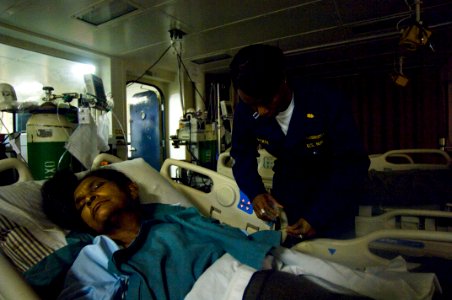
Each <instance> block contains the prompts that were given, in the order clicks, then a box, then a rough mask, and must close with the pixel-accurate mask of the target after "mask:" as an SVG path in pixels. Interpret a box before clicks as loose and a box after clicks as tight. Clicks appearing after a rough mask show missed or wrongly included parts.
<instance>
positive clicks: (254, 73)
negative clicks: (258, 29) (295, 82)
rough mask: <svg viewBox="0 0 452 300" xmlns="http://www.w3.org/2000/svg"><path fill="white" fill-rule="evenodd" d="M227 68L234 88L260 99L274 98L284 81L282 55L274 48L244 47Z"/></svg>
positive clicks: (263, 46)
mask: <svg viewBox="0 0 452 300" xmlns="http://www.w3.org/2000/svg"><path fill="white" fill-rule="evenodd" d="M229 67H230V75H231V80H232V84H233V86H234V88H235V89H236V90H237V89H241V90H242V91H243V92H245V93H246V94H248V95H249V96H252V97H256V98H260V99H262V98H266V97H267V98H268V97H271V96H274V95H275V94H276V92H277V90H278V88H279V86H280V85H281V83H282V82H283V80H284V79H285V57H284V53H283V52H282V50H281V49H280V48H278V47H275V46H270V45H263V44H256V45H251V46H247V47H244V48H242V49H240V50H239V52H237V54H236V55H235V56H234V58H233V60H232V62H231V64H230V66H229Z"/></svg>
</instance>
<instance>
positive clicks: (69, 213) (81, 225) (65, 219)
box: [41, 169, 131, 231]
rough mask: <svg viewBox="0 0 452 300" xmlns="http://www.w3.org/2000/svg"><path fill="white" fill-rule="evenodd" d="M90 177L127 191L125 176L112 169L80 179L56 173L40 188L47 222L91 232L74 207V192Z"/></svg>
mask: <svg viewBox="0 0 452 300" xmlns="http://www.w3.org/2000/svg"><path fill="white" fill-rule="evenodd" d="M92 176H96V177H100V178H104V179H106V180H108V181H112V182H114V183H115V184H116V185H117V186H118V187H119V188H120V189H121V190H124V191H128V185H129V183H130V182H131V180H130V178H128V177H127V176H126V175H125V174H123V173H122V172H119V171H117V170H113V169H97V170H94V171H91V172H89V173H87V174H86V175H85V176H84V177H83V178H81V179H78V178H77V176H76V175H75V174H74V173H73V172H71V171H69V170H61V171H57V172H56V173H55V175H54V176H53V177H52V178H50V179H49V180H47V181H46V182H44V184H43V186H42V188H41V195H42V209H43V211H44V213H45V214H46V216H47V217H48V218H49V220H51V221H52V222H54V223H55V224H57V225H58V226H60V227H62V228H64V229H70V230H82V231H91V230H90V228H89V227H88V226H87V225H86V224H85V222H84V221H83V220H82V218H81V216H80V212H79V211H78V210H77V209H76V207H75V200H74V191H75V189H76V188H77V186H78V185H79V183H80V182H82V181H83V180H84V179H85V178H87V177H92Z"/></svg>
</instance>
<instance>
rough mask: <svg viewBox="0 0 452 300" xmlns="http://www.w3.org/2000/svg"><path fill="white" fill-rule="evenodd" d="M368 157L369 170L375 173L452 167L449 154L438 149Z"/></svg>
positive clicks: (399, 151)
mask: <svg viewBox="0 0 452 300" xmlns="http://www.w3.org/2000/svg"><path fill="white" fill-rule="evenodd" d="M369 157H370V166H369V170H375V171H402V170H414V169H418V170H431V169H449V168H451V167H452V160H451V158H450V156H449V154H448V153H447V152H445V151H443V150H439V149H396V150H390V151H388V152H385V153H383V154H373V155H370V156H369Z"/></svg>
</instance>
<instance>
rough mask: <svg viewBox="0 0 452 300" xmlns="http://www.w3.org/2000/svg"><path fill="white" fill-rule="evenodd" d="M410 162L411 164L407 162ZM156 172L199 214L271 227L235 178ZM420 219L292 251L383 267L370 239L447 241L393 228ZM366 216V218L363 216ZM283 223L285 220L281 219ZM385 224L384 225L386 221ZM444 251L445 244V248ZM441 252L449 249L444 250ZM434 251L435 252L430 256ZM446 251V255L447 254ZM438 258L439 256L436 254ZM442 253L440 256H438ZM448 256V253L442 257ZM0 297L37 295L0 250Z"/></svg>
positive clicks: (379, 221) (382, 223)
mask: <svg viewBox="0 0 452 300" xmlns="http://www.w3.org/2000/svg"><path fill="white" fill-rule="evenodd" d="M118 161H121V160H120V159H118V158H117V157H114V156H111V155H101V156H99V157H97V158H96V160H95V162H94V164H93V168H97V167H98V166H100V165H102V164H103V163H115V162H118ZM410 164H411V162H410ZM11 168H15V169H17V170H18V173H19V181H27V180H32V176H31V174H30V172H29V171H28V168H27V166H26V164H24V163H23V162H21V161H19V160H18V159H15V158H12V159H6V160H2V163H0V171H3V170H6V169H11ZM175 169H186V170H190V171H191V172H196V173H198V174H202V175H203V176H206V177H208V178H210V179H211V180H212V182H213V184H212V188H211V190H210V191H208V192H206V191H200V190H198V189H196V188H193V187H190V186H187V185H184V184H183V183H181V182H180V181H179V180H178V179H177V178H174V176H173V174H174V170H175ZM160 174H161V175H162V176H163V177H164V178H165V179H167V180H168V181H169V182H170V183H171V185H173V186H174V187H175V188H176V189H177V190H179V191H181V192H182V193H183V194H184V195H186V196H187V197H188V198H190V200H191V201H192V202H193V204H194V205H195V206H196V207H198V208H199V210H200V212H201V213H202V214H204V215H206V216H211V217H213V218H216V219H218V220H220V221H221V222H223V223H226V224H229V225H231V226H235V227H239V228H242V229H244V230H246V231H248V232H255V231H258V230H266V229H275V227H274V224H268V223H266V222H263V221H261V220H260V219H258V218H257V217H256V216H255V215H254V213H252V214H248V213H244V212H243V211H242V210H240V208H239V206H240V203H241V202H240V201H241V196H240V191H239V189H238V187H237V185H236V183H235V181H234V180H233V179H231V178H228V177H227V176H224V175H222V174H219V173H218V172H214V171H212V170H209V169H207V168H203V167H201V166H197V165H194V164H191V163H187V162H184V161H180V160H174V159H167V160H166V161H165V162H164V164H163V165H162V168H161V170H160ZM413 213H414V215H416V214H417V215H418V216H421V215H422V217H423V218H424V217H425V213H426V212H425V211H421V212H419V211H418V212H416V211H414V210H405V211H393V212H391V213H388V214H386V215H382V216H368V217H363V218H364V219H362V220H364V221H363V222H364V223H368V224H372V225H371V226H367V227H366V230H365V231H363V232H362V236H360V237H358V238H356V239H351V240H342V241H339V240H330V239H316V240H312V241H306V242H302V243H300V244H298V245H296V246H294V249H295V250H297V251H300V252H303V253H306V254H310V255H313V256H316V257H319V258H322V259H327V260H330V261H334V262H338V263H341V264H344V265H347V266H349V267H355V268H363V267H368V266H379V265H380V266H381V265H387V264H388V262H389V260H388V259H385V258H381V257H379V256H377V255H375V254H374V253H372V252H371V251H370V248H372V246H373V243H374V241H376V240H377V241H378V240H381V239H388V238H389V239H409V240H412V239H414V240H422V241H427V242H433V243H440V244H437V245H441V247H442V246H444V245H447V246H449V245H452V232H439V231H425V230H422V231H421V230H409V229H404V228H399V227H397V226H395V225H394V224H395V223H394V221H393V219H394V218H396V215H397V214H405V215H406V214H413ZM427 216H428V217H431V218H435V217H440V218H452V212H431V213H430V215H427ZM366 218H367V219H366ZM282 224H283V228H282V232H284V226H286V225H287V220H285V219H284V218H283V220H282ZM388 224H389V225H388ZM447 249H449V248H447ZM446 253H447V255H448V253H450V251H449V250H446ZM434 255H435V254H434ZM447 255H446V256H447ZM440 256H441V255H440ZM443 257H445V256H443ZM446 258H448V257H446ZM0 270H2V271H1V273H0V276H1V278H0V299H38V297H37V296H36V294H35V293H34V292H33V290H32V289H31V288H29V287H28V285H27V284H26V283H25V282H24V281H23V279H22V277H21V275H20V274H19V273H18V272H17V271H16V270H15V269H14V268H13V267H12V264H11V263H10V262H9V261H8V259H6V258H5V257H4V256H3V255H2V253H0Z"/></svg>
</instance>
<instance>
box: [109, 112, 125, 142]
mask: <svg viewBox="0 0 452 300" xmlns="http://www.w3.org/2000/svg"><path fill="white" fill-rule="evenodd" d="M111 114H112V116H113V118H114V119H115V120H116V122H117V123H118V125H119V128H120V129H121V132H122V135H123V137H124V145H126V146H127V145H128V142H127V135H126V132H125V131H124V127H122V124H121V121H119V118H118V116H117V115H116V114H115V113H114V112H113V111H111Z"/></svg>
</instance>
